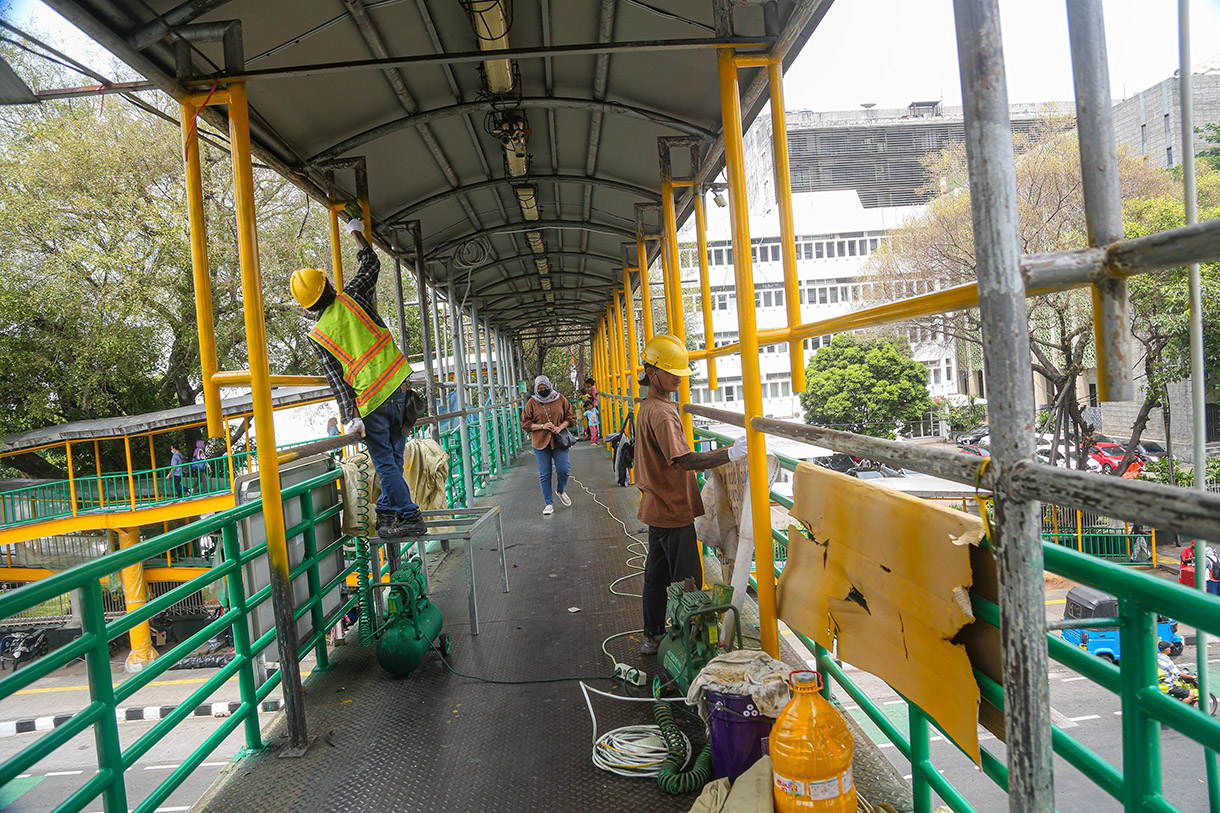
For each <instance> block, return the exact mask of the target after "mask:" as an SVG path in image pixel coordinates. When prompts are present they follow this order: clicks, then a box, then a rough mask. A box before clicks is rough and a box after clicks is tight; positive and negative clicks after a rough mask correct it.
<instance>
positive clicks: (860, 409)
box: [801, 333, 932, 438]
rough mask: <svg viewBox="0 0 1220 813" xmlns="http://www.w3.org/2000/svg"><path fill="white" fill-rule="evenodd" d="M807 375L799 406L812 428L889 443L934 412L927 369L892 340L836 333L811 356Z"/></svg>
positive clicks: (903, 347)
mask: <svg viewBox="0 0 1220 813" xmlns="http://www.w3.org/2000/svg"><path fill="white" fill-rule="evenodd" d="M805 375H806V391H805V392H804V393H802V394H801V406H802V407H803V408H804V410H805V422H806V423H809V424H814V425H816V426H828V427H832V428H834V429H844V430H846V431H849V432H856V433H858V434H862V435H872V436H873V437H881V438H893V437H894V435H895V432H896V431H897V430H898V428H899V427H900V426H901V425H902V424H907V423H915V422H917V421H920V420H922V419H923V418H924V417H925V416H926V415H927V414H928V413H929V412H930V411H931V410H932V401H931V399H930V398H929V397H928V371H927V368H925V367H924V366H923V365H922V364H920V363H919V362H917V361H914V360H912V359H911V357H910V351H909V350H908V349H907V348H906V347H905V346H902V345H899V344H898V343H897V342H895V341H893V340H890V339H874V340H860V339H857V338H856V337H855V336H852V335H850V334H846V333H840V334H839V335H837V336H835V338H834V341H833V342H831V344H830V346H829V347H823V348H821V349H820V350H818V351H817V352H816V353H814V355H813V358H812V359H810V360H809V366H808V368H807V370H806V373H805Z"/></svg>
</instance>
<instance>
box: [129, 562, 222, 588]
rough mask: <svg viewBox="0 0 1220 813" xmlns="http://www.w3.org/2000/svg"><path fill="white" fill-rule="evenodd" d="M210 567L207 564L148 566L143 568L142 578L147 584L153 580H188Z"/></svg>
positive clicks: (203, 572)
mask: <svg viewBox="0 0 1220 813" xmlns="http://www.w3.org/2000/svg"><path fill="white" fill-rule="evenodd" d="M209 570H211V568H210V567H208V566H207V565H172V566H170V567H148V568H145V569H144V578H145V579H147V580H148V582H149V584H152V583H153V582H189V581H190V580H191V579H195V578H198V577H199V576H202V575H204V574H205V573H207V572H208V571H209Z"/></svg>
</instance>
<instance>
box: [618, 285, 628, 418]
mask: <svg viewBox="0 0 1220 813" xmlns="http://www.w3.org/2000/svg"><path fill="white" fill-rule="evenodd" d="M614 348H615V351H616V352H617V355H618V367H619V375H618V379H619V395H622V396H623V397H624V398H629V397H631V360H630V359H629V358H628V357H627V326H626V325H625V324H624V320H623V304H622V302H621V301H620V300H619V298H618V292H617V291H615V292H614ZM619 403H620V404H621V405H622V407H623V409H622V417H623V420H622V422H620V423H619V424H618V425H616V426H615V427H614V430H615V431H616V432H617V431H618V428H619V426H621V425H622V423H623V422H625V421H626V420H627V413H628V412H630V411H631V405H630V404H629V403H626V402H622V401H620V402H619Z"/></svg>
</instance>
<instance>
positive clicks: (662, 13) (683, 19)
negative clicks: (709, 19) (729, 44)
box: [624, 0, 716, 34]
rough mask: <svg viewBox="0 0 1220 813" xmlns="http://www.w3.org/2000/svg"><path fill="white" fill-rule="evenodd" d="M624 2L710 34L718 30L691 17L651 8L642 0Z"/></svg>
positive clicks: (654, 7)
mask: <svg viewBox="0 0 1220 813" xmlns="http://www.w3.org/2000/svg"><path fill="white" fill-rule="evenodd" d="M624 2H626V3H627V4H628V5H631V6H636V7H637V8H642V9H644V10H645V11H651V12H652V13H653V14H656V15H657V16H658V17H665V18H666V19H670V20H677V21H678V22H680V23H686V24H687V25H693V26H694V27H695V28H701V29H703V30H704V31H706V32H708V33H709V34H715V33H716V29H715V28H714V27H712V26H710V25H707V24H705V23H701V22H699V21H698V20H692V19H690V18H689V17H683V16H682V15H680V14H674V13H673V12H672V11H666V10H665V9H663V8H657V7H656V6H650V5H649V4H648V3H644V2H641V0H624Z"/></svg>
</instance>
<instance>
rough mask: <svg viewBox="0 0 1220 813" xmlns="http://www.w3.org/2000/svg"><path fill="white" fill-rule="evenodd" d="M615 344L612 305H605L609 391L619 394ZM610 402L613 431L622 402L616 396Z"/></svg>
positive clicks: (618, 417)
mask: <svg viewBox="0 0 1220 813" xmlns="http://www.w3.org/2000/svg"><path fill="white" fill-rule="evenodd" d="M616 345H617V342H615V341H614V307H613V306H607V307H606V353H607V357H608V358H609V359H610V381H611V385H610V386H611V390H610V391H611V392H612V393H613V394H614V395H621V394H622V393H621V392H619V376H618V374H619V363H618V347H617V346H616ZM612 403H613V404H614V409H613V414H612V416H611V422H610V429H611V431H613V429H614V427H616V426H618V422H619V419H620V417H621V414H622V413H621V411H620V407H621V406H622V402H620V401H619V400H618V398H614V399H612Z"/></svg>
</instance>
